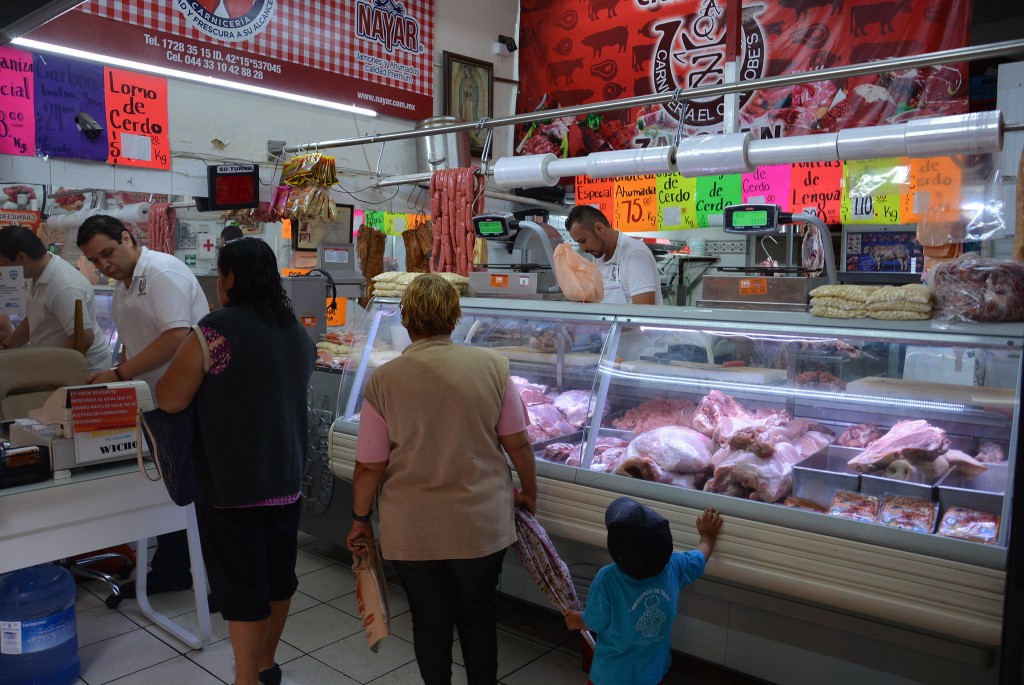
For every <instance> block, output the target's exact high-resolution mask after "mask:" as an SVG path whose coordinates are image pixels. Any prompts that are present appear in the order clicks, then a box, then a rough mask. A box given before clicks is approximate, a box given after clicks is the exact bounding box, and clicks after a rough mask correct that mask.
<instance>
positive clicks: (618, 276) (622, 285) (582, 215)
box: [565, 205, 662, 304]
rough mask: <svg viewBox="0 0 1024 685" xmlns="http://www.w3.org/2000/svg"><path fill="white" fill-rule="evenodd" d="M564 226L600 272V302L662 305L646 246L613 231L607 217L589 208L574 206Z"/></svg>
mask: <svg viewBox="0 0 1024 685" xmlns="http://www.w3.org/2000/svg"><path fill="white" fill-rule="evenodd" d="M565 227H566V229H567V230H568V231H569V235H570V236H572V239H573V240H575V241H576V242H577V243H578V244H579V246H580V250H582V251H583V252H586V253H587V254H589V255H591V256H592V257H594V258H595V259H596V261H597V266H598V268H600V269H601V279H602V280H603V281H604V299H603V300H601V302H602V303H604V304H662V298H661V273H660V272H659V271H658V264H657V263H656V262H655V261H654V255H653V254H651V251H650V250H649V249H647V246H646V245H644V244H643V243H642V242H640V241H639V240H637V239H636V238H631V237H629V236H628V235H625V234H624V233H622V232H620V231H617V230H615V229H614V228H612V226H611V222H610V221H608V218H607V217H606V216H605V215H604V214H603V213H602V212H601V211H600V210H598V209H595V208H594V207H591V206H589V205H580V206H577V207H573V209H572V211H570V212H569V216H568V217H567V218H566V220H565Z"/></svg>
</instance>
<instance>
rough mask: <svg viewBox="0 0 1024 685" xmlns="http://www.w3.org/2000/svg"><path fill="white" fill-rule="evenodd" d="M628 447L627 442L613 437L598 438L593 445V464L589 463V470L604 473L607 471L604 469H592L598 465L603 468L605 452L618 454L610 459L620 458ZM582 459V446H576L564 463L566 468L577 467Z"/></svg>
mask: <svg viewBox="0 0 1024 685" xmlns="http://www.w3.org/2000/svg"><path fill="white" fill-rule="evenodd" d="M628 445H629V442H628V441H626V440H623V439H622V438H615V437H611V436H601V437H600V438H598V439H597V442H596V443H595V444H594V459H593V462H592V463H591V470H593V471H606V470H607V469H605V468H599V469H595V468H594V467H593V465H594V464H599V465H601V466H602V467H603V466H604V464H605V462H604V455H605V453H607V452H615V451H616V450H617V451H618V454H617V455H611V456H612V458H616V456H617V457H618V458H621V455H622V454H625V451H626V447H627V446H628ZM582 458H583V445H582V444H580V445H576V446H575V448H574V449H573V451H572V453H571V454H570V455H569V456H568V458H567V459H566V460H565V463H566V465H567V466H579V465H580V463H581V461H580V460H581V459H582Z"/></svg>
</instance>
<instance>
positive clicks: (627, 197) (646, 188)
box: [614, 176, 658, 231]
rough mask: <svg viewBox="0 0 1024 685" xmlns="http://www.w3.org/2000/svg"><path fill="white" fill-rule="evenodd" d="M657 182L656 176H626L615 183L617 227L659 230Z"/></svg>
mask: <svg viewBox="0 0 1024 685" xmlns="http://www.w3.org/2000/svg"><path fill="white" fill-rule="evenodd" d="M657 193H658V188H657V183H656V181H655V178H654V176H626V177H623V178H620V179H618V182H617V183H616V184H615V219H614V221H615V228H617V229H618V230H620V231H657V230H658V205H657V196H658V195H657Z"/></svg>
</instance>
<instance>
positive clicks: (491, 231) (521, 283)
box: [469, 212, 564, 299]
mask: <svg viewBox="0 0 1024 685" xmlns="http://www.w3.org/2000/svg"><path fill="white" fill-rule="evenodd" d="M473 229H474V231H475V233H476V235H477V237H479V238H483V239H484V240H487V241H489V242H490V243H491V244H498V245H501V246H502V247H503V248H504V249H505V251H506V252H507V253H508V257H509V260H510V261H509V262H508V263H490V264H486V265H485V267H486V269H487V270H486V271H474V272H471V273H470V274H469V291H470V292H471V293H473V294H476V295H480V296H482V297H515V298H526V299H530V298H533V299H563V295H562V291H561V288H559V286H558V278H557V277H556V276H555V271H554V251H555V247H557V246H558V245H559V244H560V243H562V242H564V241H563V240H562V236H561V235H559V233H558V231H557V230H556V229H555V227H554V226H550V225H548V224H545V223H538V222H535V221H526V220H522V219H517V218H516V217H515V215H514V214H512V213H511V212H494V213H490V214H480V215H478V216H474V217H473Z"/></svg>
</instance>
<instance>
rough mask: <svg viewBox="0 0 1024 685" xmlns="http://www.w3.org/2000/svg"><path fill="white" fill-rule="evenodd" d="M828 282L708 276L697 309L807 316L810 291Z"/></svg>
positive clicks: (770, 277)
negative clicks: (784, 313) (707, 308)
mask: <svg viewBox="0 0 1024 685" xmlns="http://www.w3.org/2000/svg"><path fill="white" fill-rule="evenodd" d="M827 283H828V279H827V278H799V277H785V276H758V275H743V276H721V275H714V276H705V277H704V291H703V297H702V298H701V299H699V300H697V306H698V307H712V308H723V309H757V310H766V311H784V312H806V311H807V303H808V302H809V301H810V299H811V294H810V293H811V291H812V290H814V289H815V288H817V287H818V286H819V285H826V284H827Z"/></svg>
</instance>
